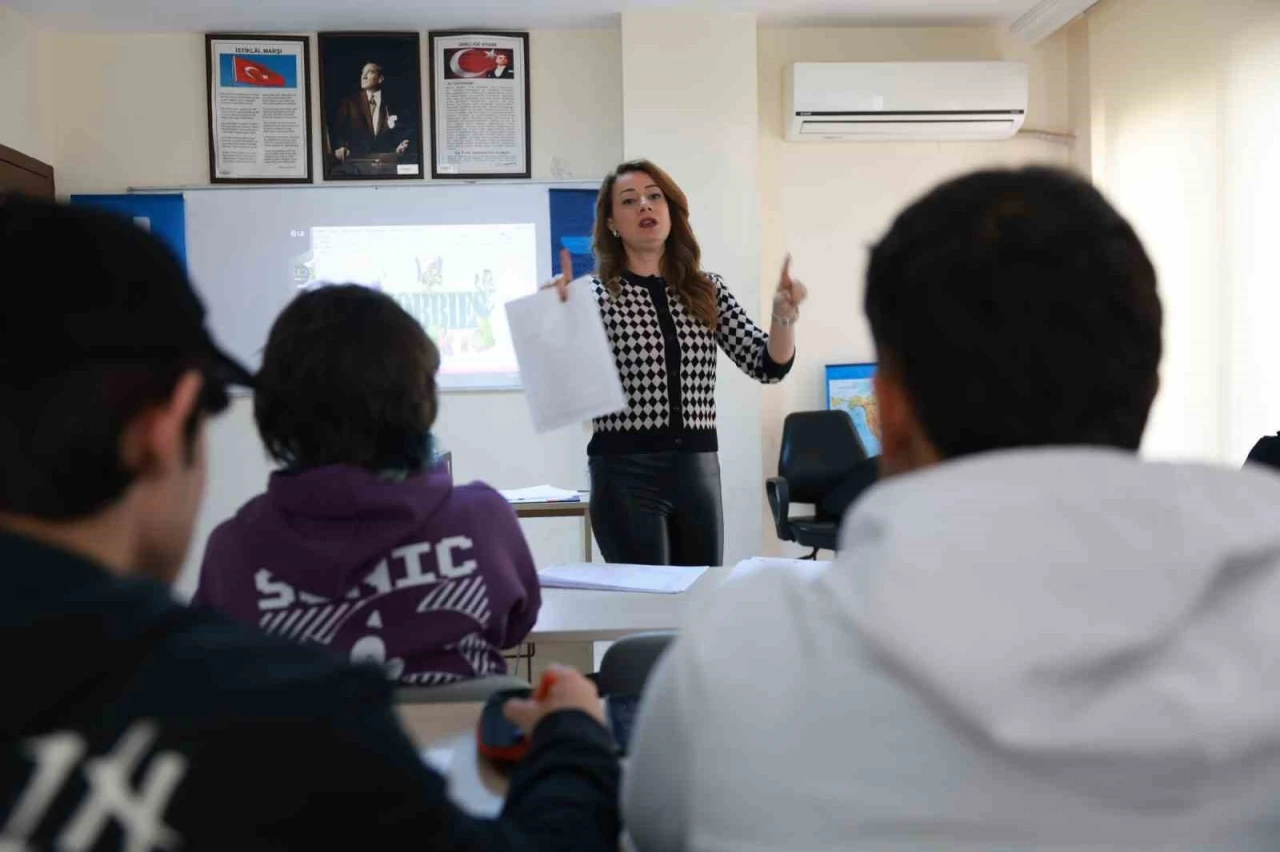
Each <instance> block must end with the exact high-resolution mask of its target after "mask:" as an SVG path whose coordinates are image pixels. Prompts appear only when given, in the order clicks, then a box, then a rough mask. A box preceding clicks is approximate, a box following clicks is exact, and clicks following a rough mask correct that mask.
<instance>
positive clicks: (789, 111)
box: [783, 62, 1027, 142]
mask: <svg viewBox="0 0 1280 852" xmlns="http://www.w3.org/2000/svg"><path fill="white" fill-rule="evenodd" d="M783 86H784V93H785V96H784V98H783V101H784V102H785V107H784V108H785V110H786V112H785V114H784V115H783V121H784V122H785V124H784V126H785V127H786V135H787V139H788V140H791V141H793V142H822V141H832V140H837V141H860V140H861V141H893V140H933V141H942V140H981V139H1008V138H1009V137H1011V136H1013V134H1015V133H1017V132H1018V128H1020V127H1022V121H1023V118H1024V117H1025V115H1026V111H1027V66H1026V63H1023V62H796V63H793V64H792V65H790V66H788V68H787V71H786V79H785V81H784V83H783Z"/></svg>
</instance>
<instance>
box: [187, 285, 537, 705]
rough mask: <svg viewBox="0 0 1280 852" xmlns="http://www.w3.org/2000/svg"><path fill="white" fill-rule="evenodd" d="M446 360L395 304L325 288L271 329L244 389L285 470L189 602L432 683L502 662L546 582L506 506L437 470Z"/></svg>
mask: <svg viewBox="0 0 1280 852" xmlns="http://www.w3.org/2000/svg"><path fill="white" fill-rule="evenodd" d="M439 366H440V355H439V353H438V352H437V351H436V347H435V345H434V344H433V343H432V342H431V339H430V338H428V337H427V335H426V333H425V332H424V331H423V330H422V327H421V326H420V325H419V324H418V323H417V321H415V320H414V319H413V317H411V316H410V315H409V314H408V313H407V312H405V311H404V309H402V308H401V307H400V306H399V305H398V304H397V303H396V302H395V301H394V300H393V299H392V298H391V297H390V296H387V295H384V294H382V293H379V292H376V291H374V290H370V289H368V288H365V287H359V286H355V285H346V286H328V287H320V288H318V289H315V290H311V291H309V292H306V293H303V294H302V295H300V296H298V297H297V298H296V299H294V301H293V302H292V303H291V304H290V305H289V306H288V307H286V308H285V309H284V312H283V313H281V314H280V317H279V318H278V319H277V320H276V322H275V325H274V326H273V327H272V329H271V334H270V336H269V337H268V339H267V347H266V350H265V352H264V353H263V359H262V370H261V371H260V372H259V374H258V389H257V392H256V394H255V397H254V413H255V416H256V418H257V421H258V431H259V432H260V433H261V435H262V440H263V443H264V444H265V445H266V447H267V450H268V452H270V453H271V456H272V457H273V458H274V459H276V461H278V462H279V463H280V464H281V465H282V469H281V470H280V471H278V472H276V473H274V474H272V476H271V481H270V484H269V485H268V486H267V491H266V493H264V494H262V495H260V496H258V497H255V498H254V499H252V500H250V501H249V502H248V503H246V504H245V505H244V507H243V508H241V509H240V511H239V512H237V513H236V515H235V517H233V518H231V519H230V520H228V521H226V522H225V523H223V524H222V525H221V526H220V527H218V529H217V530H215V531H214V533H213V535H212V537H211V538H210V539H209V545H208V548H207V549H206V551H205V557H204V565H203V567H202V569H201V572H200V585H199V588H198V590H197V592H196V597H195V600H196V601H197V602H201V603H208V604H211V605H213V606H216V607H218V608H220V609H222V610H225V611H226V612H227V613H229V614H230V615H232V616H234V617H236V618H238V619H240V620H242V621H245V622H247V623H249V624H255V625H258V626H260V627H261V628H262V629H264V630H266V631H267V632H268V633H273V634H276V635H279V636H284V637H287V638H290V639H294V640H298V641H306V642H314V643H318V644H321V645H325V646H328V647H329V648H331V649H333V650H334V651H336V652H338V653H340V654H342V655H343V656H346V657H349V658H350V659H352V660H353V661H367V662H374V663H378V664H381V665H382V666H384V667H385V670H386V672H387V676H388V677H389V678H390V679H392V680H397V681H399V682H400V683H402V684H413V685H419V686H436V685H440V684H445V683H450V682H452V681H458V680H463V679H467V678H474V677H482V676H484V675H489V674H500V673H504V672H505V671H506V663H505V661H504V659H503V657H502V649H504V648H511V647H514V646H515V645H517V644H518V643H519V642H520V640H521V639H523V638H524V637H525V636H526V635H527V634H528V632H529V630H530V629H531V628H532V627H533V623H534V619H535V618H536V616H537V614H538V607H539V605H540V603H541V594H540V591H539V586H538V574H537V571H536V570H535V569H534V565H533V557H532V556H531V555H530V553H529V547H528V545H527V544H526V543H525V540H524V536H523V534H522V533H521V531H520V524H519V522H518V521H517V520H516V515H515V512H514V510H512V508H511V506H510V505H509V504H508V503H507V501H506V500H505V499H504V498H503V497H502V495H501V494H499V493H498V492H496V491H494V490H493V489H492V488H490V487H489V486H487V485H483V484H480V483H472V484H470V485H462V486H455V485H454V484H453V479H452V476H451V475H450V472H449V470H448V467H447V466H446V465H443V464H441V465H434V466H433V465H432V464H431V463H430V462H431V431H430V430H431V426H432V424H433V423H434V422H435V419H436V411H437V405H438V403H437V399H436V370H437V369H438V368H439Z"/></svg>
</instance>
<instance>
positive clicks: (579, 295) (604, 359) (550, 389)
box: [507, 278, 627, 433]
mask: <svg viewBox="0 0 1280 852" xmlns="http://www.w3.org/2000/svg"><path fill="white" fill-rule="evenodd" d="M507 325H508V326H509V327H510V328H511V340H512V343H513V344H515V350H516V362H517V363H519V365H520V381H521V383H522V384H523V385H524V396H525V399H526V400H527V401H528V403H529V414H530V415H531V416H532V417H533V428H534V431H535V432H538V433H542V432H550V431H551V430H552V429H559V428H560V427H562V426H569V425H572V424H575V423H581V422H582V421H584V420H590V419H591V418H592V417H601V416H603V415H605V414H613V413H614V412H616V411H622V410H623V409H624V408H626V407H627V398H626V396H625V395H624V394H623V392H622V381H621V380H620V379H619V378H618V368H617V365H615V364H614V361H613V352H612V350H610V348H609V339H608V338H607V337H606V336H605V331H604V322H603V320H601V319H600V308H599V306H598V305H597V304H596V297H595V294H594V293H592V291H591V281H590V279H588V278H579V279H577V280H576V281H573V282H571V283H570V284H569V300H568V301H567V302H565V303H563V304H562V303H561V302H560V296H559V295H558V294H557V293H556V291H555V288H548V289H546V290H539V291H538V292H537V293H535V294H533V295H532V296H525V297H524V298H522V299H516V300H514V301H511V302H507Z"/></svg>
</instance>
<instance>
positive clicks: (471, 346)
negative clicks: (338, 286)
mask: <svg viewBox="0 0 1280 852" xmlns="http://www.w3.org/2000/svg"><path fill="white" fill-rule="evenodd" d="M304 270H305V271H304ZM297 275H298V277H300V278H301V277H305V278H306V279H307V280H308V284H307V286H313V283H312V282H323V281H344V282H350V283H354V284H363V285H365V286H367V287H372V288H374V289H376V290H381V291H382V292H384V293H386V294H387V295H389V296H391V297H392V298H394V299H395V300H396V301H397V302H399V303H400V306H401V307H403V308H404V309H405V310H406V311H408V312H409V313H410V314H412V315H413V317H414V318H415V319H417V320H418V322H419V323H421V324H422V327H423V328H425V329H426V330H427V334H429V335H431V339H432V340H434V341H435V342H436V346H438V347H439V349H440V356H441V366H440V383H441V385H442V386H455V387H457V386H464V387H465V386H470V387H475V386H485V385H498V386H501V385H512V384H515V383H516V382H517V381H518V373H519V368H518V367H517V365H516V358H515V350H514V349H513V348H512V344H511V334H510V332H509V331H508V329H507V317H506V312H505V311H504V310H503V309H502V306H503V305H504V304H506V303H507V302H509V301H511V300H512V299H518V298H520V297H521V296H526V295H528V294H529V292H530V290H531V287H530V284H531V282H534V281H536V275H537V232H536V229H535V227H534V225H533V223H531V222H529V223H513V224H489V225H374V226H337V227H314V228H312V229H311V251H310V256H309V258H307V257H306V256H303V257H301V258H299V269H298V270H297Z"/></svg>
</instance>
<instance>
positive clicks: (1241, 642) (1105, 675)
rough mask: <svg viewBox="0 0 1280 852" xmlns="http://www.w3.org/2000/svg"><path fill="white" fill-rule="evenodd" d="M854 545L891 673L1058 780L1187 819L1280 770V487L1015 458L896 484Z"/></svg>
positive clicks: (859, 600)
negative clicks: (1216, 785) (1264, 764)
mask: <svg viewBox="0 0 1280 852" xmlns="http://www.w3.org/2000/svg"><path fill="white" fill-rule="evenodd" d="M842 540H843V542H844V547H843V550H842V553H841V555H840V562H841V563H845V564H848V565H851V566H853V570H851V571H849V572H848V573H847V574H844V573H842V575H841V576H839V577H835V576H828V578H827V580H826V582H829V583H830V584H831V586H832V588H831V591H832V593H833V594H834V595H836V596H837V597H838V598H840V599H842V600H843V601H844V602H845V603H846V604H847V606H848V612H850V613H851V614H852V616H853V619H854V622H855V624H856V627H857V629H858V631H859V632H860V633H861V635H862V636H863V638H864V639H865V641H866V642H867V643H868V644H869V645H870V647H871V649H872V650H873V653H875V654H876V655H878V656H879V657H880V659H881V661H882V664H883V665H884V666H885V667H886V668H887V669H888V670H890V671H893V672H896V673H897V674H898V676H899V677H901V678H902V679H903V681H905V682H906V683H907V684H909V685H910V686H911V687H912V688H913V689H914V691H916V692H917V693H918V694H919V695H920V696H921V697H922V698H924V699H925V700H926V702H928V703H929V704H931V705H933V706H935V707H936V708H940V709H941V710H942V712H943V713H944V714H945V715H948V716H950V717H952V718H953V719H954V720H955V721H958V722H959V723H960V724H961V725H962V726H964V727H965V728H968V729H969V730H970V731H971V732H972V733H975V734H976V735H977V736H978V737H979V738H981V739H982V740H985V741H986V742H987V743H988V745H989V746H990V747H992V748H995V749H998V750H1000V751H1002V752H1005V753H1007V754H1008V755H1009V756H1010V757H1012V758H1013V759H1014V760H1019V761H1027V762H1028V763H1030V764H1032V765H1031V766H1029V767H1028V768H1031V769H1034V770H1036V771H1037V774H1044V773H1048V774H1051V775H1055V776H1057V777H1058V780H1059V781H1060V782H1064V783H1067V784H1069V785H1070V786H1071V787H1073V788H1076V789H1077V790H1078V792H1082V793H1085V794H1093V795H1098V796H1103V797H1105V798H1106V799H1107V800H1108V801H1110V802H1112V803H1113V804H1120V801H1118V800H1127V801H1128V802H1129V804H1130V806H1137V807H1143V806H1148V807H1149V806H1157V807H1160V806H1165V807H1167V806H1177V805H1179V804H1186V802H1187V801H1188V800H1189V799H1191V798H1195V797H1197V795H1198V793H1199V791H1200V788H1201V787H1202V786H1204V785H1206V784H1208V783H1210V782H1211V781H1213V782H1218V781H1222V780H1224V775H1238V773H1241V772H1248V771H1249V769H1250V767H1251V766H1254V765H1255V764H1256V763H1257V762H1258V759H1259V757H1260V756H1261V755H1268V754H1270V759H1271V760H1272V761H1274V760H1275V758H1276V755H1275V754H1274V753H1273V752H1274V750H1275V749H1276V748H1277V746H1280V476H1276V475H1274V474H1273V473H1270V472H1265V471H1261V470H1258V471H1245V472H1243V473H1242V472H1238V471H1230V470H1223V469H1217V468H1209V467H1203V466H1189V465H1165V464H1152V463H1142V462H1139V461H1138V460H1136V459H1135V458H1134V457H1133V456H1131V455H1127V454H1122V453H1118V452H1109V451H1101V450H1051V451H1021V452H1008V453H996V454H991V455H987V456H981V457H976V458H973V459H969V460H965V461H960V462H956V463H952V464H947V465H943V466H940V467H938V468H935V469H932V470H929V471H925V472H922V473H919V474H915V475H911V476H906V477H902V478H901V479H898V480H892V481H889V482H886V483H885V484H883V485H882V486H881V487H879V488H877V489H876V491H875V493H874V497H871V498H869V499H867V500H865V501H864V502H863V503H862V504H860V505H859V506H858V507H857V508H855V510H854V511H853V512H852V513H851V514H850V516H849V517H848V518H847V520H846V523H845V528H844V530H843V532H842ZM830 574H834V572H829V575H830ZM1277 807H1280V805H1277ZM1277 844H1280V839H1278V840H1277Z"/></svg>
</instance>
